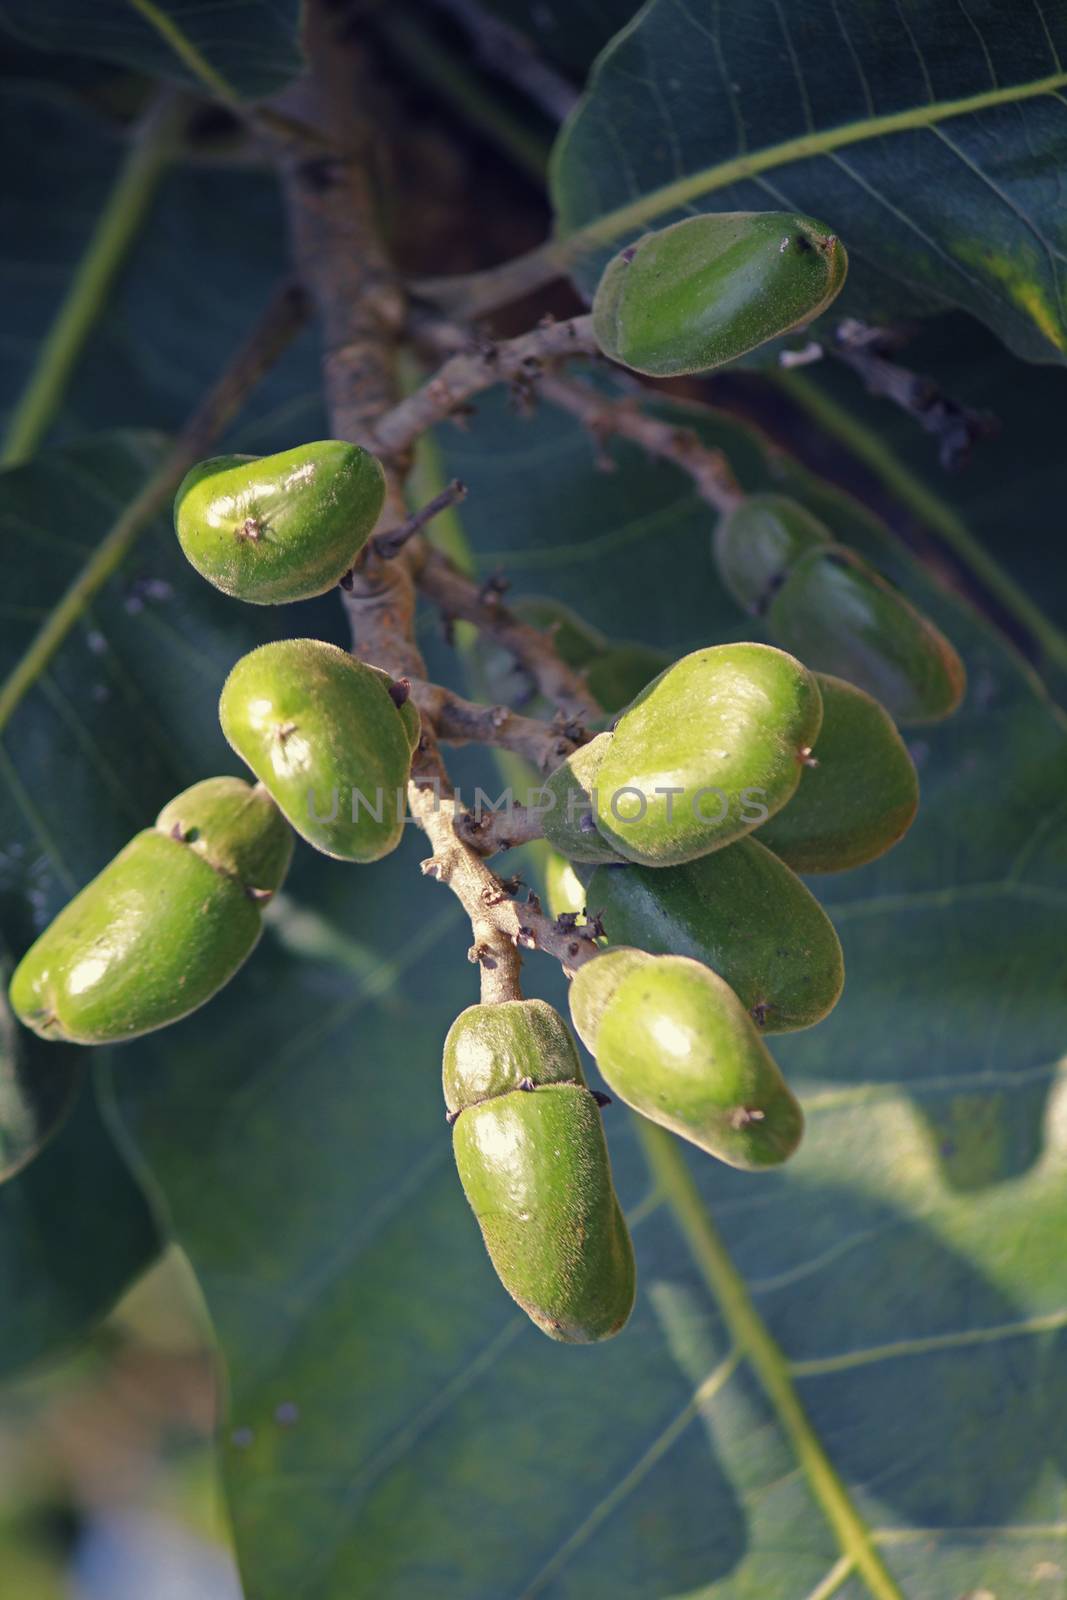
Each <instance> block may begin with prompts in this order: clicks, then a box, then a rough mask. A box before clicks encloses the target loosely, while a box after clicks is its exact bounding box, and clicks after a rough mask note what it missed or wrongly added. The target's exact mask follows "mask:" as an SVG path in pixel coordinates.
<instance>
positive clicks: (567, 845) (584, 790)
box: [542, 733, 622, 862]
mask: <svg viewBox="0 0 1067 1600" xmlns="http://www.w3.org/2000/svg"><path fill="white" fill-rule="evenodd" d="M611 738H612V736H611V734H610V733H598V734H597V736H596V738H595V739H592V740H590V742H589V743H588V744H583V745H582V746H581V747H580V748H579V749H577V750H575V751H574V752H573V754H571V755H569V756H568V757H567V759H566V760H565V761H564V762H563V763H562V764H561V765H560V766H558V767H557V768H556V770H555V772H554V773H553V774H552V776H551V777H550V778H549V779H548V782H547V783H546V784H545V785H544V788H545V805H546V806H547V807H548V809H547V810H546V811H545V813H544V816H543V818H542V827H543V828H544V830H545V838H546V839H547V840H548V842H549V844H551V845H554V846H555V848H556V849H557V850H558V851H560V853H561V854H562V855H564V856H566V858H567V860H568V861H587V862H598V861H619V860H621V859H622V858H621V857H620V855H619V853H618V851H617V850H615V849H613V848H612V846H611V845H610V844H608V843H607V841H606V840H605V839H604V838H602V836H601V834H600V832H599V831H598V829H597V825H596V822H595V821H594V804H595V799H596V782H597V769H598V767H599V765H600V762H601V759H602V758H603V755H604V752H605V751H606V750H607V749H608V748H609V747H610V744H611Z"/></svg>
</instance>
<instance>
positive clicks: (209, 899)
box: [10, 778, 292, 1044]
mask: <svg viewBox="0 0 1067 1600" xmlns="http://www.w3.org/2000/svg"><path fill="white" fill-rule="evenodd" d="M291 851H292V836H291V834H290V832H289V829H288V828H287V826H286V824H285V822H284V821H283V819H282V817H281V816H280V815H279V813H278V810H277V808H276V807H275V806H274V804H273V803H272V801H271V800H270V797H269V796H268V795H267V794H266V793H265V792H264V791H263V790H262V789H251V788H249V786H248V784H246V783H243V782H242V781H241V780H240V779H239V778H212V779H209V780H208V781H207V782H206V783H198V784H196V785H195V786H194V787H193V788H192V789H189V790H187V791H186V792H185V793H184V794H181V795H178V797H177V798H176V799H175V800H172V801H171V802H170V804H169V805H167V806H165V807H164V808H163V810H162V812H161V813H160V816H159V821H158V822H157V824H156V826H155V827H154V828H146V829H145V830H144V831H143V832H142V833H139V834H137V836H136V837H135V838H134V839H131V841H130V843H129V844H128V845H127V846H126V847H125V849H124V850H121V851H120V852H119V854H118V855H117V856H116V857H115V859H114V860H113V861H112V862H110V863H109V864H108V865H107V866H106V867H105V868H104V870H103V871H102V872H101V873H100V874H99V875H98V876H97V877H95V878H94V879H93V881H92V882H91V883H89V884H87V885H86V886H85V888H84V889H82V890H81V892H80V893H79V894H77V895H75V897H74V899H73V900H72V901H71V902H70V904H69V905H67V906H65V907H64V909H63V910H62V911H61V912H60V913H59V915H58V916H57V917H56V919H55V920H54V922H52V923H51V924H50V925H49V926H48V927H47V928H46V929H45V931H44V933H42V934H41V936H40V938H39V939H38V940H37V942H36V943H35V944H34V945H32V946H31V947H30V949H29V950H28V951H27V952H26V954H25V956H23V958H22V961H21V962H20V963H19V965H18V967H17V968H16V969H15V972H14V975H13V976H12V979H11V989H10V997H11V1004H12V1007H13V1009H14V1010H15V1012H16V1014H17V1015H18V1016H19V1017H20V1018H21V1019H22V1021H23V1022H25V1023H26V1024H27V1025H28V1026H29V1027H31V1028H33V1030H34V1031H35V1032H36V1033H39V1034H40V1035H41V1037H42V1038H44V1039H62V1040H67V1041H70V1042H72V1043H75V1044H111V1043H115V1042H118V1041H120V1040H123V1039H132V1038H135V1037H136V1036H137V1035H138V1034H142V1033H150V1032H151V1031H152V1030H153V1029H154V1028H163V1027H165V1026H166V1025H167V1024H168V1023H171V1022H177V1021H178V1019H179V1018H180V1017H184V1016H186V1015H187V1014H188V1013H189V1012H190V1011H195V1010H196V1008H197V1007H198V1006H201V1005H203V1003H204V1001H205V1000H210V998H211V996H212V995H213V994H215V993H216V992H217V990H219V989H221V988H222V986H223V984H225V983H228V982H229V980H230V978H232V977H233V975H234V973H235V972H236V971H237V969H238V967H240V965H241V963H242V962H243V961H244V960H245V958H246V957H247V956H248V955H249V954H250V953H251V951H252V948H253V946H254V945H255V943H256V940H257V939H258V938H259V934H260V929H261V920H260V905H261V904H262V902H263V901H265V900H267V899H269V897H270V895H271V893H272V892H273V891H274V890H275V889H277V888H278V887H279V885H280V884H281V882H282V880H283V878H284V877H285V872H286V868H287V867H288V864H289V856H290V854H291Z"/></svg>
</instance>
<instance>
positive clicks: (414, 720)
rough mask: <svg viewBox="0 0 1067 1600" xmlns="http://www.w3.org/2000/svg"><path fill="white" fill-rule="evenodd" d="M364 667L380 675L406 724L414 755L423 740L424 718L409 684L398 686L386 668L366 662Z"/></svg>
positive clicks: (409, 742) (402, 720) (401, 718)
mask: <svg viewBox="0 0 1067 1600" xmlns="http://www.w3.org/2000/svg"><path fill="white" fill-rule="evenodd" d="M364 665H365V666H366V667H367V670H368V671H369V672H376V673H377V674H378V676H379V678H381V680H382V682H383V683H384V684H385V687H386V689H387V690H388V691H389V698H390V700H391V701H392V702H393V704H394V705H395V706H396V709H397V710H398V711H399V713H400V720H401V722H402V723H403V724H404V728H405V730H406V732H407V736H408V744H409V745H410V746H411V753H412V755H414V753H415V751H416V750H417V749H418V747H419V740H420V739H421V738H422V718H421V717H420V716H419V708H418V706H417V705H416V704H415V702H414V700H413V699H412V698H411V694H410V690H409V686H408V685H407V684H403V685H398V684H397V682H396V679H395V678H392V677H390V675H389V673H388V672H386V670H385V668H384V667H374V666H371V665H370V663H369V662H364Z"/></svg>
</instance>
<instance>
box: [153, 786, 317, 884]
mask: <svg viewBox="0 0 1067 1600" xmlns="http://www.w3.org/2000/svg"><path fill="white" fill-rule="evenodd" d="M156 827H157V829H158V830H159V832H160V833H166V834H169V835H170V836H171V837H172V838H175V839H177V840H178V841H179V843H181V844H186V845H188V846H189V848H190V850H194V851H195V852H196V854H197V855H200V856H203V858H204V860H205V861H207V862H208V864H209V865H210V866H213V867H214V868H215V869H216V870H217V871H218V872H222V873H225V874H227V875H228V876H230V877H231V878H236V879H237V880H238V881H239V882H240V883H241V884H243V885H244V887H245V888H246V889H248V890H249V891H251V892H253V893H254V894H255V895H256V896H257V897H258V898H259V899H260V900H265V899H267V898H268V897H269V896H270V895H271V894H273V893H274V891H275V889H278V888H280V887H281V885H282V883H283V882H284V880H285V875H286V873H287V872H288V871H289V863H290V861H291V860H292V857H293V835H292V832H291V830H290V829H289V827H288V826H287V824H286V822H285V820H284V818H283V817H282V815H281V812H280V811H279V810H278V808H277V806H276V805H275V804H274V801H273V800H272V799H271V797H270V795H269V794H268V793H267V790H266V789H265V788H264V787H263V785H262V784H261V783H257V784H255V785H254V786H253V787H250V786H249V785H248V784H247V783H246V782H245V781H244V779H243V778H205V779H204V781H203V783H194V784H193V786H192V788H191V789H185V790H184V791H183V792H182V793H181V794H179V795H177V796H176V797H175V798H174V799H173V800H170V801H168V802H167V804H166V805H165V806H164V807H163V810H162V811H161V812H160V813H159V816H158V817H157V818H156Z"/></svg>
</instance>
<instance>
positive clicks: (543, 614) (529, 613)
mask: <svg viewBox="0 0 1067 1600" xmlns="http://www.w3.org/2000/svg"><path fill="white" fill-rule="evenodd" d="M511 609H512V610H513V611H514V613H515V615H516V616H517V617H520V618H521V619H522V621H523V622H528V623H529V624H530V626H531V627H534V628H541V629H543V630H544V631H545V632H549V631H551V633H552V642H553V644H554V646H555V649H556V654H557V655H558V656H559V658H560V660H561V661H562V662H564V663H565V665H566V666H568V667H573V668H574V669H575V670H578V669H579V668H581V667H584V666H586V665H588V663H589V662H590V661H592V660H593V658H594V657H595V656H598V655H600V654H601V653H602V652H603V651H604V650H606V649H607V645H608V641H607V640H606V639H605V637H604V635H603V634H602V633H600V632H599V631H598V629H596V628H594V627H591V626H590V624H589V623H588V622H586V621H585V619H584V617H580V616H579V615H578V613H577V612H576V611H572V610H571V608H570V606H566V605H564V604H563V602H562V600H553V599H551V598H550V597H549V596H548V595H537V594H529V595H520V596H519V598H518V599H517V600H516V601H515V603H514V604H513V606H512V608H511Z"/></svg>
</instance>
